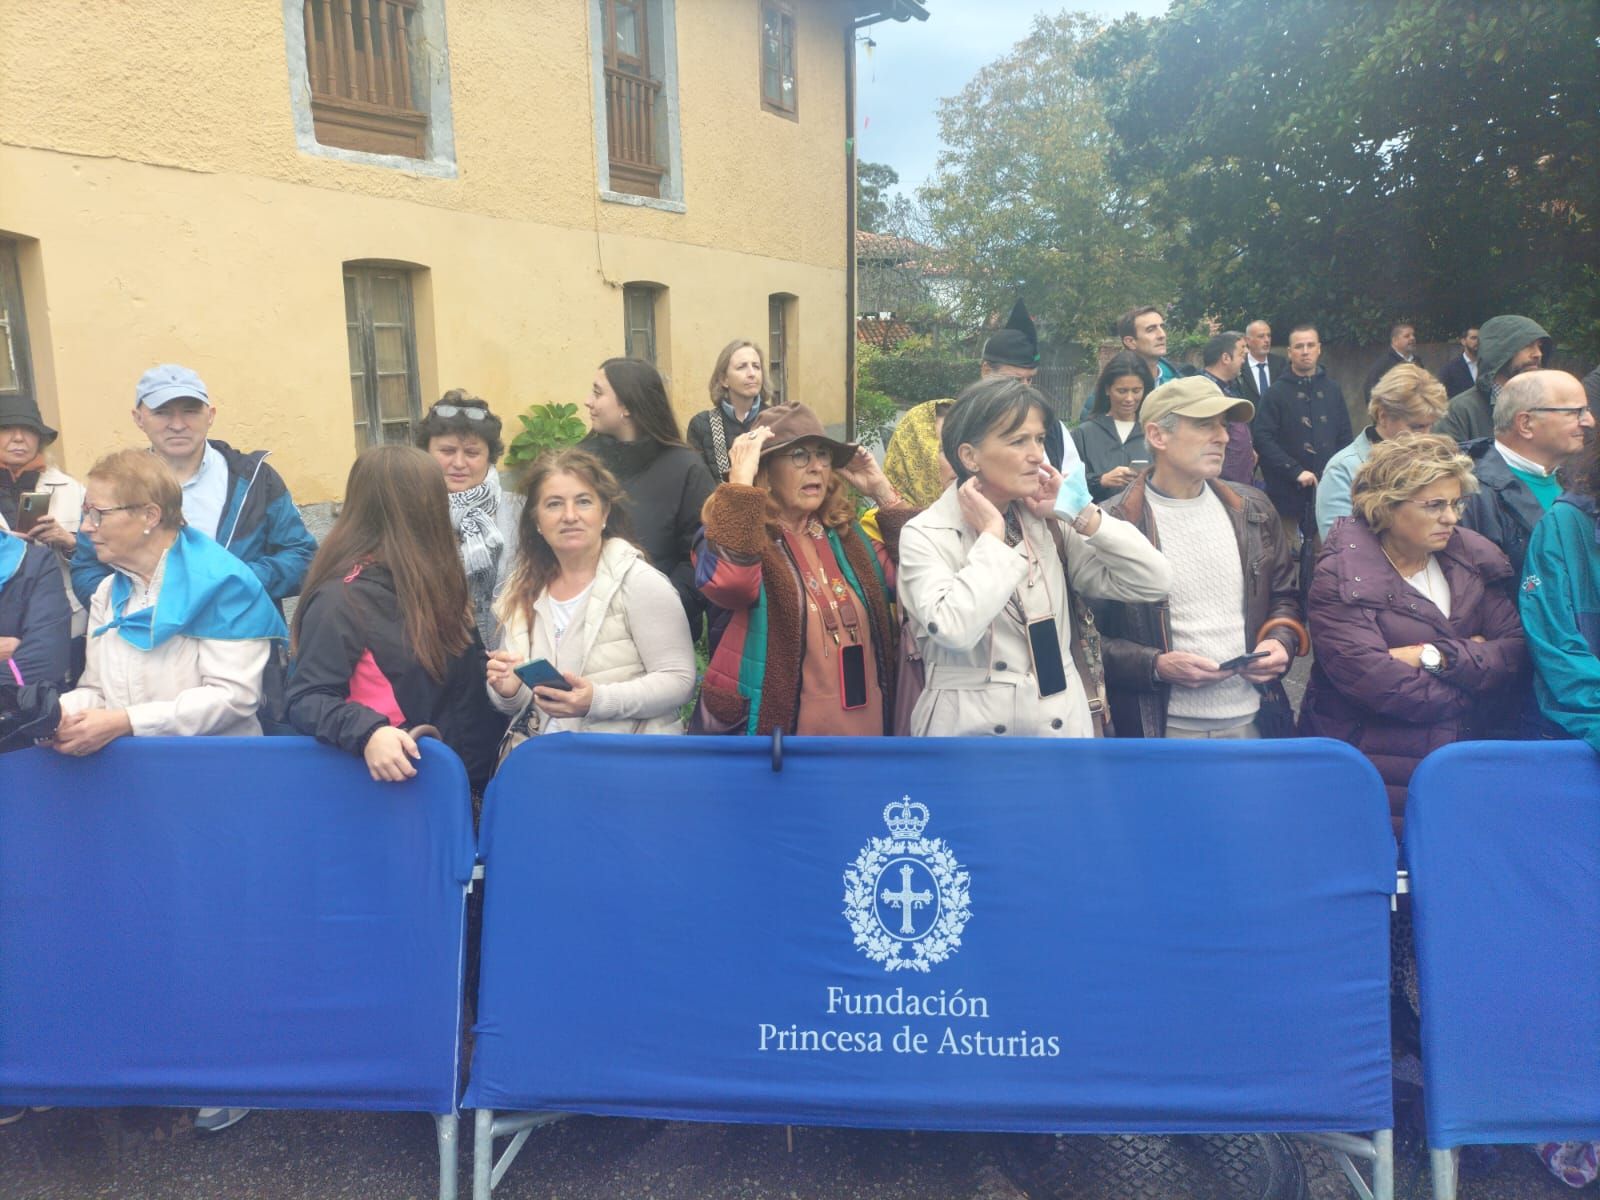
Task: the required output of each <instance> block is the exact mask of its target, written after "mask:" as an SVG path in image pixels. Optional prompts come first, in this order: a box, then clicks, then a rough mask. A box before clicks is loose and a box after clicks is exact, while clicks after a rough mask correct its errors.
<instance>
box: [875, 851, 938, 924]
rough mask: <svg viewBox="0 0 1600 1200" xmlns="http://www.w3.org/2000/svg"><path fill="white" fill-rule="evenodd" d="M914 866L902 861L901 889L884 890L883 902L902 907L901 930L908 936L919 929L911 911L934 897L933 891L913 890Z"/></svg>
mask: <svg viewBox="0 0 1600 1200" xmlns="http://www.w3.org/2000/svg"><path fill="white" fill-rule="evenodd" d="M912 870H913V868H911V867H910V866H907V865H906V864H904V863H902V864H901V866H900V890H899V891H898V892H891V891H890V890H889V889H888V888H884V890H883V902H884V903H885V904H892V905H896V906H898V907H899V909H900V932H901V933H903V934H906V935H907V936H908V937H909V936H910V935H911V934H913V933H915V932H916V931H917V927H916V926H915V925H913V924H912V923H911V911H912V909H914V908H921V907H922V906H923V905H924V904H926V903H928V901H930V900H932V899H933V893H932V892H928V891H923V892H914V891H912V890H911V874H912Z"/></svg>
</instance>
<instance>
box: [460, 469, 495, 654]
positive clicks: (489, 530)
mask: <svg viewBox="0 0 1600 1200" xmlns="http://www.w3.org/2000/svg"><path fill="white" fill-rule="evenodd" d="M499 510H500V476H499V475H498V474H497V473H496V472H495V470H494V468H493V467H490V468H489V473H488V474H487V475H486V476H484V479H483V482H482V483H480V484H479V485H478V486H477V487H474V488H468V489H467V490H466V491H464V492H451V493H450V524H451V525H452V526H454V527H455V531H456V538H457V540H458V541H459V542H460V543H461V565H462V566H463V567H464V568H466V572H467V591H468V592H470V593H471V595H472V617H473V621H474V622H475V623H476V624H477V626H478V636H480V637H481V638H483V644H484V645H485V646H488V645H489V644H490V642H491V641H492V640H493V637H494V629H495V619H494V591H495V582H496V580H497V578H498V576H499V568H500V555H501V553H502V552H503V551H504V550H505V546H506V540H505V538H504V537H502V536H501V534H500V526H499V525H498V524H497V523H496V522H495V519H494V518H495V513H497V512H498V511H499Z"/></svg>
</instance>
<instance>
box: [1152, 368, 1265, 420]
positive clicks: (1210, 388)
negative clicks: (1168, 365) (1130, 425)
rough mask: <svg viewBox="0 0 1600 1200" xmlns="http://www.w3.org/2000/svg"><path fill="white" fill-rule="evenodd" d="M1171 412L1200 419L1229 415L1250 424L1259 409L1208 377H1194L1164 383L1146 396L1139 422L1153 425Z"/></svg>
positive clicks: (1230, 417)
mask: <svg viewBox="0 0 1600 1200" xmlns="http://www.w3.org/2000/svg"><path fill="white" fill-rule="evenodd" d="M1169 413H1177V414H1178V415H1179V416H1180V417H1194V418H1196V419H1203V418H1205V417H1214V416H1216V415H1217V414H1218V413H1226V414H1227V416H1228V420H1230V421H1248V420H1250V418H1252V417H1254V416H1255V415H1256V406H1255V405H1254V404H1251V403H1250V401H1248V400H1241V399H1239V398H1238V397H1237V396H1229V395H1227V394H1226V393H1224V392H1223V391H1222V389H1221V388H1219V387H1218V386H1217V385H1216V384H1214V383H1212V382H1211V380H1209V379H1207V378H1206V377H1205V376H1204V375H1190V376H1188V377H1186V378H1183V379H1174V380H1173V381H1172V382H1171V383H1163V384H1162V385H1161V386H1160V387H1158V388H1157V389H1156V390H1155V391H1153V392H1151V393H1150V394H1149V395H1148V396H1146V397H1145V398H1144V403H1143V404H1141V405H1140V406H1139V422H1140V424H1149V423H1150V422H1151V421H1159V420H1160V419H1161V418H1162V417H1164V416H1167V415H1168V414H1169Z"/></svg>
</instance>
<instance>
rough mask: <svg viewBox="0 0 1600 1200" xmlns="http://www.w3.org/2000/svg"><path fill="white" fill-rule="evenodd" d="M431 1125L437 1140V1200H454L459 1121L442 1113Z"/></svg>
mask: <svg viewBox="0 0 1600 1200" xmlns="http://www.w3.org/2000/svg"><path fill="white" fill-rule="evenodd" d="M433 1124H434V1131H435V1132H436V1133H437V1134H438V1138H439V1200H456V1169H457V1166H458V1165H459V1164H458V1161H457V1155H458V1152H459V1150H460V1144H459V1142H458V1141H457V1134H458V1133H459V1132H460V1121H459V1120H458V1119H457V1118H456V1114H455V1113H444V1114H442V1115H441V1114H436V1115H435V1116H434V1118H433Z"/></svg>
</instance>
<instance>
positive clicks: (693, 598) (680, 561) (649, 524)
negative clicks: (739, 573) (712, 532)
mask: <svg viewBox="0 0 1600 1200" xmlns="http://www.w3.org/2000/svg"><path fill="white" fill-rule="evenodd" d="M585 403H586V405H587V407H588V409H589V426H590V433H589V436H588V437H586V438H584V439H583V441H582V442H580V443H579V445H578V448H579V449H580V450H587V451H588V452H589V453H590V454H593V455H594V456H595V457H596V458H598V459H599V460H600V462H601V463H602V464H603V465H604V466H605V468H606V470H608V471H610V472H611V473H612V474H613V475H615V476H616V477H617V482H618V483H620V484H621V485H622V490H623V492H624V493H626V499H627V509H628V519H629V521H630V523H631V524H632V526H633V532H634V535H635V536H634V540H635V541H636V542H637V543H638V545H639V548H640V549H641V550H643V551H644V552H645V553H646V554H647V555H649V556H650V562H651V563H652V564H653V565H654V566H655V567H656V569H657V570H659V571H660V572H661V573H662V574H663V575H665V576H666V577H667V578H668V579H670V580H671V581H672V586H673V587H674V588H676V589H677V592H678V600H679V601H680V602H681V603H682V605H683V612H684V616H686V617H687V618H688V620H689V629H690V632H691V635H692V634H695V633H698V632H699V629H700V617H701V613H702V612H704V610H705V602H704V601H703V600H701V598H700V593H699V591H698V590H696V588H695V586H694V562H693V561H692V559H691V557H690V551H691V550H692V549H693V547H694V535H695V534H696V533H698V532H699V531H700V509H701V506H702V505H704V504H705V502H706V497H707V496H709V495H711V489H712V488H713V487H714V486H715V485H714V484H713V483H712V480H711V476H710V474H709V473H708V472H707V471H706V467H705V464H704V463H703V462H702V461H701V459H700V455H698V454H697V453H695V452H694V451H693V450H691V449H689V447H688V446H686V445H684V442H683V437H682V436H681V435H680V434H679V433H678V418H677V417H676V416H674V415H673V412H672V403H671V401H669V400H668V399H667V388H666V383H665V382H664V381H663V380H662V378H661V373H660V372H659V371H657V370H656V369H655V368H654V367H653V366H651V365H650V364H649V363H647V362H645V361H644V360H643V359H638V358H608V359H606V360H605V362H603V363H601V364H600V369H599V370H597V371H596V372H595V373H594V382H593V383H592V384H591V385H590V389H589V397H588V399H587V400H586V401H585Z"/></svg>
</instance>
